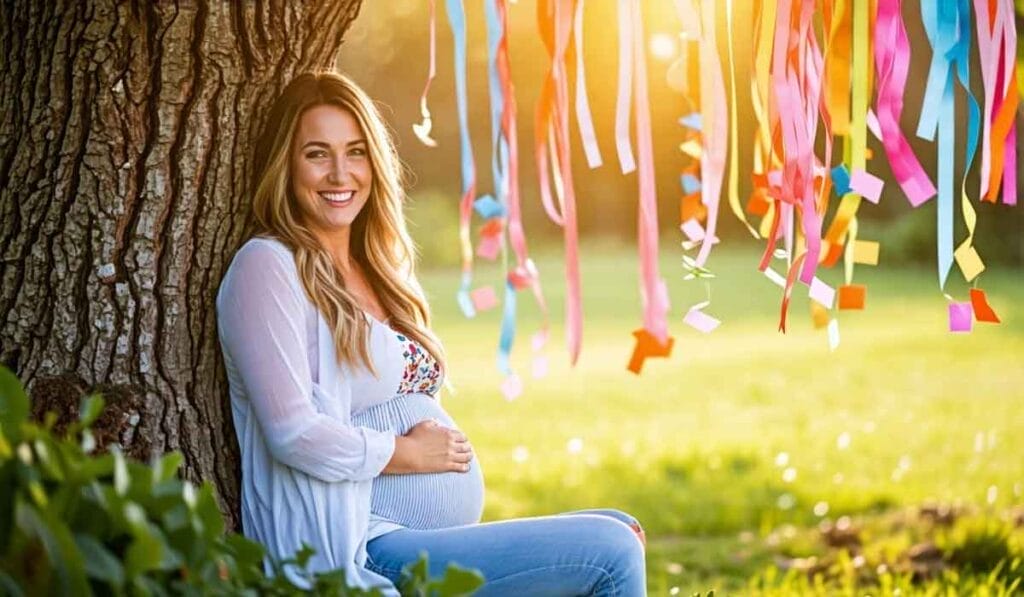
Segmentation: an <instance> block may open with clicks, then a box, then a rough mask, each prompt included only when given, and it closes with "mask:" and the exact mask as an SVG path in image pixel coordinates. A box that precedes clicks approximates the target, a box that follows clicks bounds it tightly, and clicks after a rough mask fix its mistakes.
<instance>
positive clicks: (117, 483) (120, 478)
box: [110, 448, 131, 496]
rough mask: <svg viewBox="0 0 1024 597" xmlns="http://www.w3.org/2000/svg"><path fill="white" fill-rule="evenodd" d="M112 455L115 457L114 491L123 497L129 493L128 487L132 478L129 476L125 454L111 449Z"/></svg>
mask: <svg viewBox="0 0 1024 597" xmlns="http://www.w3.org/2000/svg"><path fill="white" fill-rule="evenodd" d="M110 453H111V454H113V456H114V491H116V492H117V495H120V496H123V495H124V494H126V493H128V485H129V484H130V483H131V477H129V476H128V463H127V462H125V459H124V454H122V453H121V450H118V449H117V448H111V450H110Z"/></svg>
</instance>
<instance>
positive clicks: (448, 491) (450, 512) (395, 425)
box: [352, 394, 484, 539]
mask: <svg viewBox="0 0 1024 597" xmlns="http://www.w3.org/2000/svg"><path fill="white" fill-rule="evenodd" d="M431 418H433V419H437V421H438V422H439V423H440V424H441V425H443V426H445V427H450V428H452V429H457V428H458V427H457V426H456V425H455V421H453V420H452V418H451V416H449V415H448V413H447V412H446V411H445V410H444V408H442V407H441V403H440V402H438V401H437V399H436V398H434V397H432V396H429V395H427V394H400V395H398V396H396V397H395V398H393V399H391V400H389V401H387V402H383V403H380V404H377V405H374V406H372V407H370V408H368V409H366V410H364V411H362V412H359V413H356V414H354V415H353V416H352V424H353V425H357V426H360V427H368V428H370V429H373V430H376V431H392V432H393V433H394V434H395V435H405V434H406V433H408V432H409V430H410V429H412V428H413V426H415V425H416V424H417V423H419V422H421V421H424V420H427V419H431ZM483 506H484V479H483V474H482V472H481V470H480V465H479V463H478V461H477V459H476V458H474V459H473V460H472V461H471V462H470V469H469V471H468V472H465V473H458V472H449V473H426V474H407V475H380V476H378V477H376V478H375V479H374V480H373V487H372V490H371V498H370V511H371V516H370V530H369V535H368V539H374V538H376V537H378V536H380V535H382V534H384V533H386V532H388V531H391V530H395V529H396V528H400V527H408V528H412V529H437V528H445V527H452V526H459V525H465V524H472V523H475V522H479V521H480V516H481V514H482V513H483ZM389 523H390V524H389Z"/></svg>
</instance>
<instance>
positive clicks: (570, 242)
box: [534, 0, 583, 365]
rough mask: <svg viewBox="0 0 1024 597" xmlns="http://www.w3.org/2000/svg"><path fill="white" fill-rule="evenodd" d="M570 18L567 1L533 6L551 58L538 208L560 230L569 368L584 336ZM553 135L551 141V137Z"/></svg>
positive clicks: (540, 132) (542, 113) (544, 92)
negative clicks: (554, 190) (555, 200)
mask: <svg viewBox="0 0 1024 597" xmlns="http://www.w3.org/2000/svg"><path fill="white" fill-rule="evenodd" d="M574 13H575V11H574V10H573V3H572V1H571V0H540V2H538V3H537V20H538V25H539V29H540V32H541V36H542V38H543V40H544V45H545V47H546V48H547V50H548V54H549V56H550V57H551V69H550V70H549V71H548V76H547V77H546V78H545V80H544V85H543V87H542V88H541V96H540V100H539V101H538V104H537V112H536V118H535V121H534V133H535V136H536V142H535V151H536V159H537V175H538V179H539V181H540V194H541V202H542V203H543V204H544V209H545V211H546V212H547V214H548V217H550V218H551V220H552V221H553V222H555V223H556V224H558V225H560V226H561V227H562V231H563V237H564V239H565V276H566V297H565V301H566V305H565V310H566V340H567V343H568V348H569V362H570V363H571V364H573V365H575V364H576V361H577V359H578V358H579V353H580V347H581V342H582V336H583V314H582V301H581V294H580V292H581V291H580V272H579V241H578V233H577V228H576V199H575V191H574V189H573V180H572V164H571V162H570V152H569V97H568V96H569V91H568V78H567V76H566V68H565V55H566V50H567V48H568V45H569V40H570V38H571V36H572V24H573V18H574ZM552 131H553V132H554V135H551V133H552ZM549 143H551V145H552V147H553V148H554V151H552V153H551V158H550V159H551V160H552V161H554V162H555V163H556V164H557V168H556V172H557V175H556V177H555V182H556V183H558V182H560V185H561V187H562V189H561V193H560V194H559V196H560V197H561V201H560V207H561V211H560V212H559V211H558V210H556V209H555V207H554V205H553V204H552V202H551V191H550V184H551V181H550V179H549V175H548V173H549V171H548V161H549V158H548V145H549Z"/></svg>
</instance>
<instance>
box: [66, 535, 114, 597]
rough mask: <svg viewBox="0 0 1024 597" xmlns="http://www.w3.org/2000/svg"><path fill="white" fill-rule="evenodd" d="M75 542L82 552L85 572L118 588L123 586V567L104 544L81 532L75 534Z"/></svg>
mask: <svg viewBox="0 0 1024 597" xmlns="http://www.w3.org/2000/svg"><path fill="white" fill-rule="evenodd" d="M75 543H76V544H77V545H78V550H79V551H80V552H82V556H83V558H84V561H85V573H86V574H88V575H89V576H90V577H92V578H95V579H99V580H102V581H104V582H106V583H108V584H110V585H111V586H112V587H115V588H118V589H120V588H121V587H123V586H124V567H123V566H121V561H120V560H118V559H117V557H116V556H114V554H112V553H110V550H108V549H107V548H106V546H105V545H103V544H102V543H100V542H99V541H98V540H96V538H95V537H93V536H91V535H85V534H81V533H76V534H75Z"/></svg>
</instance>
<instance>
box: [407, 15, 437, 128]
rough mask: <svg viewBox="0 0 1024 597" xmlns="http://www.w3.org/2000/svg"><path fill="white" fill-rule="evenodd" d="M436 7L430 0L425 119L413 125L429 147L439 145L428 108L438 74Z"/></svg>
mask: <svg viewBox="0 0 1024 597" xmlns="http://www.w3.org/2000/svg"><path fill="white" fill-rule="evenodd" d="M435 8H436V7H435V5H434V0H430V8H429V10H430V67H429V68H428V70H427V83H426V84H425V85H424V86H423V95H421V96H420V116H421V117H422V118H423V120H422V121H421V122H419V123H413V125H412V132H413V134H415V135H416V138H417V139H419V140H420V142H421V143H423V144H424V145H426V146H427V147H437V141H435V140H434V139H433V138H432V137H431V136H430V129H431V127H432V124H431V118H430V109H429V108H427V94H428V93H429V92H430V83H431V82H433V80H434V75H435V74H437V66H436V65H437V61H436V56H437V52H436V49H437V43H436V37H437V19H436V15H435Z"/></svg>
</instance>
